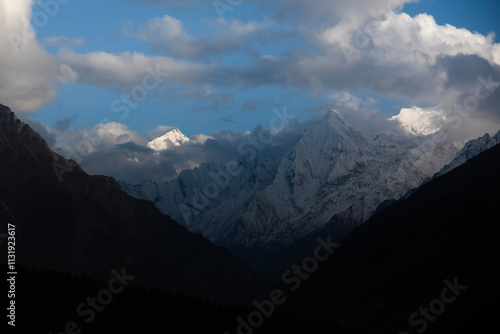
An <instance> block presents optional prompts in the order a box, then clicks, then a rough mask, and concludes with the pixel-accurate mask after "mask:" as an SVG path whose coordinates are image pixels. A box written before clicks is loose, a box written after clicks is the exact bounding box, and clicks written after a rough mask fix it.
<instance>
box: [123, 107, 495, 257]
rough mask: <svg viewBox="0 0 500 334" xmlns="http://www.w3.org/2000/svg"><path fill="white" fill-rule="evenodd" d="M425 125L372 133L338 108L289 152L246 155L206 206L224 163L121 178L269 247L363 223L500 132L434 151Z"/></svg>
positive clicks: (215, 235) (176, 214) (257, 247)
mask: <svg viewBox="0 0 500 334" xmlns="http://www.w3.org/2000/svg"><path fill="white" fill-rule="evenodd" d="M403 114H404V112H403ZM403 118H404V115H403ZM426 124H428V123H427V121H424V122H423V125H422V126H420V125H419V126H418V127H414V128H413V129H412V130H411V131H409V130H408V129H406V128H404V127H403V126H401V127H399V128H395V129H393V130H391V131H387V132H384V133H382V134H379V135H377V136H375V137H374V138H366V137H364V136H363V135H362V134H361V133H359V132H358V131H356V130H355V129H353V127H352V126H351V125H349V124H348V123H346V122H345V120H344V119H343V118H342V116H341V115H340V114H339V113H338V112H336V111H334V110H330V111H328V112H325V113H323V114H322V115H321V117H320V118H319V119H318V121H317V122H316V123H314V124H313V125H311V126H310V127H308V128H307V129H306V130H305V131H304V132H303V134H302V135H301V136H300V138H299V139H298V141H297V143H296V144H295V146H294V147H293V148H292V149H290V150H289V151H288V153H286V154H285V155H284V156H282V157H280V158H278V159H276V158H269V157H267V158H266V157H264V156H260V157H259V158H257V159H255V160H254V161H250V162H249V161H246V160H242V162H241V164H240V165H241V166H242V172H241V173H240V174H239V175H237V176H235V177H231V178H230V181H229V182H228V184H227V185H226V186H224V187H222V188H221V191H220V192H219V193H218V194H217V196H215V197H214V198H211V199H210V200H209V201H207V203H206V205H199V204H200V201H201V200H202V199H203V198H202V197H200V194H199V191H198V193H197V192H196V189H203V186H205V185H206V184H208V183H210V182H214V175H219V174H220V173H221V172H222V173H223V172H224V168H225V167H224V166H222V165H217V164H202V165H201V166H200V167H199V168H197V169H195V170H192V171H184V172H182V173H181V174H180V176H179V177H178V178H177V179H175V180H172V181H170V182H168V183H164V184H155V183H152V182H145V183H143V184H141V185H138V186H132V185H128V184H124V183H121V186H122V187H123V189H124V190H125V191H127V192H128V193H129V194H131V195H132V196H134V197H138V198H144V199H150V200H152V201H153V202H154V203H155V204H156V205H157V207H158V208H159V209H160V210H161V211H162V212H163V213H165V214H167V215H170V216H171V217H172V218H173V219H175V220H177V221H178V222H180V223H181V224H183V225H185V226H186V227H188V228H189V229H190V230H191V231H193V232H201V233H202V234H203V235H204V236H205V237H207V238H208V239H210V240H211V241H212V242H214V243H215V244H217V245H222V246H225V247H228V248H229V249H231V250H233V251H235V252H236V253H238V252H240V253H241V252H242V251H248V252H252V253H254V254H261V255H262V254H268V253H270V252H274V251H277V250H279V249H282V248H284V247H287V246H289V245H291V244H293V242H294V241H296V240H299V239H300V238H302V237H304V236H306V235H308V234H310V233H312V232H315V231H318V230H319V229H321V228H322V227H324V226H325V225H326V224H327V223H328V222H330V221H331V220H332V217H337V218H336V220H335V221H336V223H338V224H340V225H339V226H342V229H345V224H348V225H351V226H352V227H354V226H356V225H358V224H361V223H362V222H363V221H365V220H366V219H368V218H369V217H370V216H371V215H372V214H373V213H374V212H375V210H376V208H377V207H378V206H379V205H380V204H382V203H383V202H384V201H387V200H392V199H399V198H401V197H403V196H404V195H405V194H407V193H408V192H409V191H410V190H412V189H415V188H417V187H419V186H420V185H421V184H422V183H423V182H424V181H425V180H428V179H429V178H430V177H432V176H433V175H435V174H436V173H438V172H440V171H443V170H444V169H446V168H454V167H456V166H457V165H459V164H462V163H463V162H465V160H464V159H469V158H470V157H472V156H474V155H476V154H478V153H480V152H482V151H484V150H486V149H487V148H489V147H491V146H492V145H493V143H498V137H500V134H497V136H495V137H494V139H492V138H490V137H489V136H485V137H483V138H481V139H478V140H477V141H476V142H474V141H472V142H470V143H468V144H467V145H466V146H465V147H464V146H463V145H464V144H463V143H457V142H445V143H440V144H436V145H435V146H433V147H432V149H431V150H428V149H426V147H428V145H426V143H427V141H429V140H432V136H434V135H436V136H437V135H439V133H440V131H439V130H438V131H436V132H433V131H434V130H435V128H432V127H428V126H426ZM424 133H432V134H429V135H423V134H424ZM435 142H436V143H439V141H437V140H436V141H435ZM462 148H463V149H462ZM459 153H460V154H459ZM461 156H462V157H461ZM455 158H456V159H455ZM445 166H446V167H445ZM200 187H201V188H200ZM193 198H194V199H195V200H193ZM180 208H183V209H180ZM186 208H187V209H186ZM339 229H340V227H339ZM348 229H352V228H348Z"/></svg>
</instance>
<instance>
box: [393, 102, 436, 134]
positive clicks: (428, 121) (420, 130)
mask: <svg viewBox="0 0 500 334" xmlns="http://www.w3.org/2000/svg"><path fill="white" fill-rule="evenodd" d="M389 120H391V121H398V122H399V123H400V125H401V128H403V130H405V131H406V132H408V133H410V134H412V135H416V136H427V135H431V134H433V133H435V132H437V131H439V130H441V129H442V128H443V126H444V125H445V123H446V116H445V113H444V111H442V110H434V109H422V108H418V107H413V108H403V109H401V111H400V113H399V114H398V115H396V116H393V117H391V118H389Z"/></svg>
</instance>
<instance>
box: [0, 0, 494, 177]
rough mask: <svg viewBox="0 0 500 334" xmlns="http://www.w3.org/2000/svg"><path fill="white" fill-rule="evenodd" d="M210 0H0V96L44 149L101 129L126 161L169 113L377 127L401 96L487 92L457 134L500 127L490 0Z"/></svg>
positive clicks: (184, 120) (434, 105)
mask: <svg viewBox="0 0 500 334" xmlns="http://www.w3.org/2000/svg"><path fill="white" fill-rule="evenodd" d="M217 1H218V3H219V4H222V6H225V7H220V8H222V9H223V10H224V8H225V9H226V10H225V11H224V12H223V13H222V14H223V15H219V14H220V12H219V13H218V12H217V10H216V9H215V7H214V5H213V4H214V1H206V0H184V1H177V0H143V1H139V0H108V1H81V0H42V1H41V2H35V1H34V0H18V1H15V2H14V1H9V0H0V19H1V20H0V36H3V38H0V47H1V48H2V50H3V52H2V54H1V55H0V76H1V78H2V80H1V81H0V103H2V104H5V105H8V106H10V107H11V108H12V109H13V110H14V111H16V112H17V113H18V114H19V115H20V116H21V118H22V119H24V120H26V121H28V122H30V123H31V124H32V125H33V126H36V127H37V129H38V130H39V131H41V132H43V135H44V136H45V137H46V139H47V141H48V142H49V144H51V145H52V147H53V148H57V147H59V148H60V147H63V146H64V147H69V148H71V149H73V150H74V149H75V148H77V147H79V145H80V144H81V142H82V141H85V140H86V139H85V138H87V136H88V133H89V132H92V131H94V130H96V129H99V131H106V132H107V135H108V137H109V138H108V137H107V138H108V139H107V142H106V143H105V144H102V145H101V144H99V145H94V147H92V152H93V153H96V154H97V153H102V154H104V153H103V152H106V154H107V156H109V157H110V159H111V158H113V159H115V160H117V159H118V158H116V157H117V156H120V157H122V158H123V159H125V160H123V161H128V160H127V159H128V158H127V157H128V155H129V154H132V153H130V152H121V151H120V150H119V148H120V147H122V146H120V145H122V144H124V143H125V142H127V141H131V142H133V143H134V144H135V145H137V147H145V146H146V144H147V142H148V141H149V140H151V139H152V138H153V137H155V136H159V135H162V133H161V132H162V131H166V129H168V127H169V126H175V127H178V128H179V129H180V130H181V131H182V132H183V133H184V134H186V135H187V136H188V137H193V136H195V135H198V134H205V135H210V136H211V138H213V139H214V140H216V141H218V142H219V143H222V142H224V140H228V142H238V140H240V139H241V138H242V136H244V135H245V133H246V131H252V130H253V129H255V127H256V126H257V125H258V124H260V125H262V126H263V127H266V128H268V127H270V121H271V120H272V118H273V115H274V114H275V111H276V110H286V111H287V113H288V114H291V115H293V117H296V118H297V119H298V120H299V121H302V122H304V121H307V120H309V119H311V118H313V117H315V115H316V114H318V113H319V112H321V111H324V110H326V109H330V108H334V109H336V110H338V111H339V112H340V113H341V114H342V115H343V116H344V118H345V119H346V120H348V121H349V122H350V123H351V124H352V125H353V126H355V127H356V128H357V129H359V130H360V131H363V132H366V133H367V134H376V133H378V132H380V131H384V129H386V128H387V124H386V123H387V119H388V118H389V117H391V116H393V115H397V114H398V113H399V112H400V111H401V109H402V108H412V107H413V106H417V107H419V108H423V109H426V110H431V111H433V110H435V111H437V112H442V111H443V110H444V111H446V112H448V113H450V112H453V110H456V109H457V108H456V106H457V105H459V106H462V107H463V106H464V101H467V98H471V97H472V98H476V97H475V96H477V94H478V92H484V91H486V92H488V94H487V98H485V99H483V98H481V100H480V101H479V100H478V106H477V108H475V110H474V112H473V113H472V114H470V115H468V116H467V122H465V123H466V124H467V126H465V125H464V127H465V128H464V129H461V130H460V135H459V134H457V138H459V139H460V140H465V139H467V138H472V137H474V136H479V135H482V134H484V133H485V132H492V131H494V130H495V129H498V128H499V127H500V125H499V124H500V115H499V110H500V108H499V104H500V94H499V93H498V91H500V90H497V89H496V88H497V87H498V86H500V84H496V83H497V82H500V44H499V43H498V37H496V35H498V34H500V20H498V17H499V14H500V2H498V1H494V0H483V1H471V0H466V1H460V2H456V1H451V0H441V1H437V0H436V1H431V0H421V1H413V0H358V1H343V0H317V1H315V2H314V3H312V2H311V1H307V0H267V1H265V0H252V1H249V0H242V1H241V2H240V4H238V5H228V2H227V0H217ZM233 3H237V2H233ZM224 4H226V5H224ZM33 30H35V32H36V33H33ZM479 78H481V80H482V81H481V80H480V79H479ZM488 78H489V79H488ZM481 82H490V84H488V86H487V87H483V88H481V87H479V88H480V89H479V90H478V88H477V87H478V84H480V83H481ZM146 87H147V89H146ZM483 95H484V94H483ZM481 96H482V95H481ZM412 110H413V109H412ZM415 110H417V109H415ZM294 124H295V123H294ZM299 130H300V127H298V128H296V129H295V130H293V131H299ZM193 138H194V137H193ZM200 138H201V137H200ZM203 138H205V139H206V138H207V137H203ZM238 138H239V139H238ZM80 146H81V145H80ZM129 147H130V146H129ZM205 149H206V148H205ZM209 151H210V150H208V151H207V152H209ZM229 151H231V148H228V152H229ZM59 152H60V153H62V154H63V155H66V156H68V154H67V151H64V150H62V151H59ZM65 152H66V153H65ZM207 152H198V153H193V154H191V155H190V157H189V159H193V157H195V156H198V157H203V159H205V160H210V159H211V157H212V155H210V154H208V153H207ZM212 153H213V154H215V155H217V154H218V153H214V152H212ZM221 156H225V155H224V154H222V155H221ZM100 159H101V160H103V158H102V157H101V158H100ZM200 159H202V158H199V159H198V160H197V163H199V162H200ZM133 160H134V159H133ZM135 160H137V159H135ZM95 161H97V159H95ZM117 161H118V160H117ZM190 161H191V160H190ZM89 164H90V163H89ZM84 165H85V164H84ZM110 165H111V163H110ZM194 165H196V163H192V161H191V162H189V163H188V162H186V161H184V162H182V163H180V165H179V166H180V167H179V166H177V167H175V168H173V169H175V170H181V169H182V168H185V166H194ZM88 166H90V165H88ZM88 166H87V167H88ZM92 166H94V165H92ZM183 166H184V167H183ZM94 167H95V168H93V167H91V168H90V169H91V171H93V172H99V173H101V172H102V173H105V172H108V170H107V169H106V168H104V167H103V166H99V165H98V164H97V162H96V165H95V166H94ZM170 167H172V166H170ZM170 167H169V168H170ZM92 168H93V169H92ZM171 169H172V168H171ZM110 173H111V172H110Z"/></svg>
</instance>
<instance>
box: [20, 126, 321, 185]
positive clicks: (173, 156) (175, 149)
mask: <svg viewBox="0 0 500 334" xmlns="http://www.w3.org/2000/svg"><path fill="white" fill-rule="evenodd" d="M28 122H29V124H30V125H32V126H34V127H35V128H36V130H37V131H41V133H42V136H43V137H44V138H45V139H48V142H49V144H50V146H51V147H52V148H53V149H54V150H55V151H56V152H57V153H59V154H61V155H63V156H65V157H66V158H69V159H73V160H75V161H77V162H78V163H80V165H81V166H82V167H83V168H84V169H85V171H87V172H88V173H90V174H104V175H111V176H114V177H116V178H118V179H120V180H124V181H127V182H131V183H139V182H142V181H145V180H147V179H150V180H153V181H156V182H163V181H168V180H171V179H173V178H175V177H176V176H177V175H178V174H179V173H180V172H181V171H183V170H186V169H193V168H196V167H198V166H199V165H200V164H201V163H204V162H214V163H221V164H225V163H227V162H228V161H230V160H239V159H243V158H245V155H242V153H241V152H240V151H239V149H238V148H239V146H240V144H242V143H247V144H246V145H247V146H250V144H249V143H251V142H252V140H256V139H257V138H258V134H259V133H260V132H261V131H265V130H263V129H264V128H263V127H262V126H257V127H256V128H255V129H254V131H253V132H248V133H244V134H241V133H238V132H235V131H229V130H220V131H218V132H216V133H212V134H210V135H205V134H198V135H194V136H192V137H191V138H190V140H189V142H186V143H185V144H183V145H182V146H172V147H170V148H169V149H167V150H165V151H160V152H155V151H153V150H151V149H150V148H148V146H147V143H148V142H149V141H151V140H152V139H153V138H156V137H159V136H161V135H163V134H165V133H166V132H167V131H168V130H170V129H171V128H172V127H170V126H158V127H157V128H156V129H154V130H152V131H151V132H149V133H148V134H147V135H146V136H141V135H139V134H137V133H136V132H135V131H133V130H131V129H129V128H128V127H127V126H126V125H124V124H121V123H116V122H111V123H104V124H97V125H94V126H92V127H89V128H86V129H83V130H79V131H76V130H73V129H69V130H66V131H64V132H63V131H59V130H58V129H55V128H51V127H49V126H48V125H46V124H41V123H37V122H33V121H30V120H28ZM310 122H311V121H309V123H310ZM309 123H308V122H305V123H301V122H299V121H298V120H290V122H289V123H288V125H287V126H286V127H284V128H282V129H281V131H277V132H276V133H273V139H272V140H271V142H270V143H269V144H266V145H265V148H264V149H263V151H261V152H260V153H259V154H262V155H263V156H267V157H277V156H281V155H282V154H284V153H285V152H286V151H288V150H289V148H290V147H291V146H292V145H293V144H294V143H295V142H296V140H297V138H298V137H299V136H300V134H301V133H302V132H303V130H304V128H305V126H307V124H309ZM259 146H260V144H259Z"/></svg>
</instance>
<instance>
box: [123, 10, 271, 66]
mask: <svg viewBox="0 0 500 334" xmlns="http://www.w3.org/2000/svg"><path fill="white" fill-rule="evenodd" d="M265 28H266V27H265V25H264V24H262V23H258V22H246V23H243V22H241V21H237V20H233V21H232V22H227V21H224V20H215V21H212V23H211V24H210V25H208V26H207V29H210V30H213V33H212V37H211V38H210V39H207V38H205V37H203V36H197V37H193V36H191V35H189V34H188V33H187V32H186V31H185V29H184V24H183V23H182V22H181V21H180V20H179V19H177V18H175V17H172V16H169V15H164V16H163V17H157V18H153V19H150V20H148V21H147V22H146V23H145V24H143V25H141V26H140V27H139V28H138V31H137V32H136V33H132V34H130V35H132V36H135V37H137V38H139V39H142V40H144V41H147V42H148V43H150V44H151V46H152V47H153V48H154V49H156V50H161V51H163V52H164V53H165V54H167V55H169V56H173V57H178V58H182V59H206V58H209V57H211V56H217V55H220V54H228V53H233V52H245V51H246V52H248V51H249V50H250V49H252V48H254V47H255V45H256V44H257V43H262V42H264V36H263V35H262V32H263V30H264V29H265ZM250 40H251V42H250Z"/></svg>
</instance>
